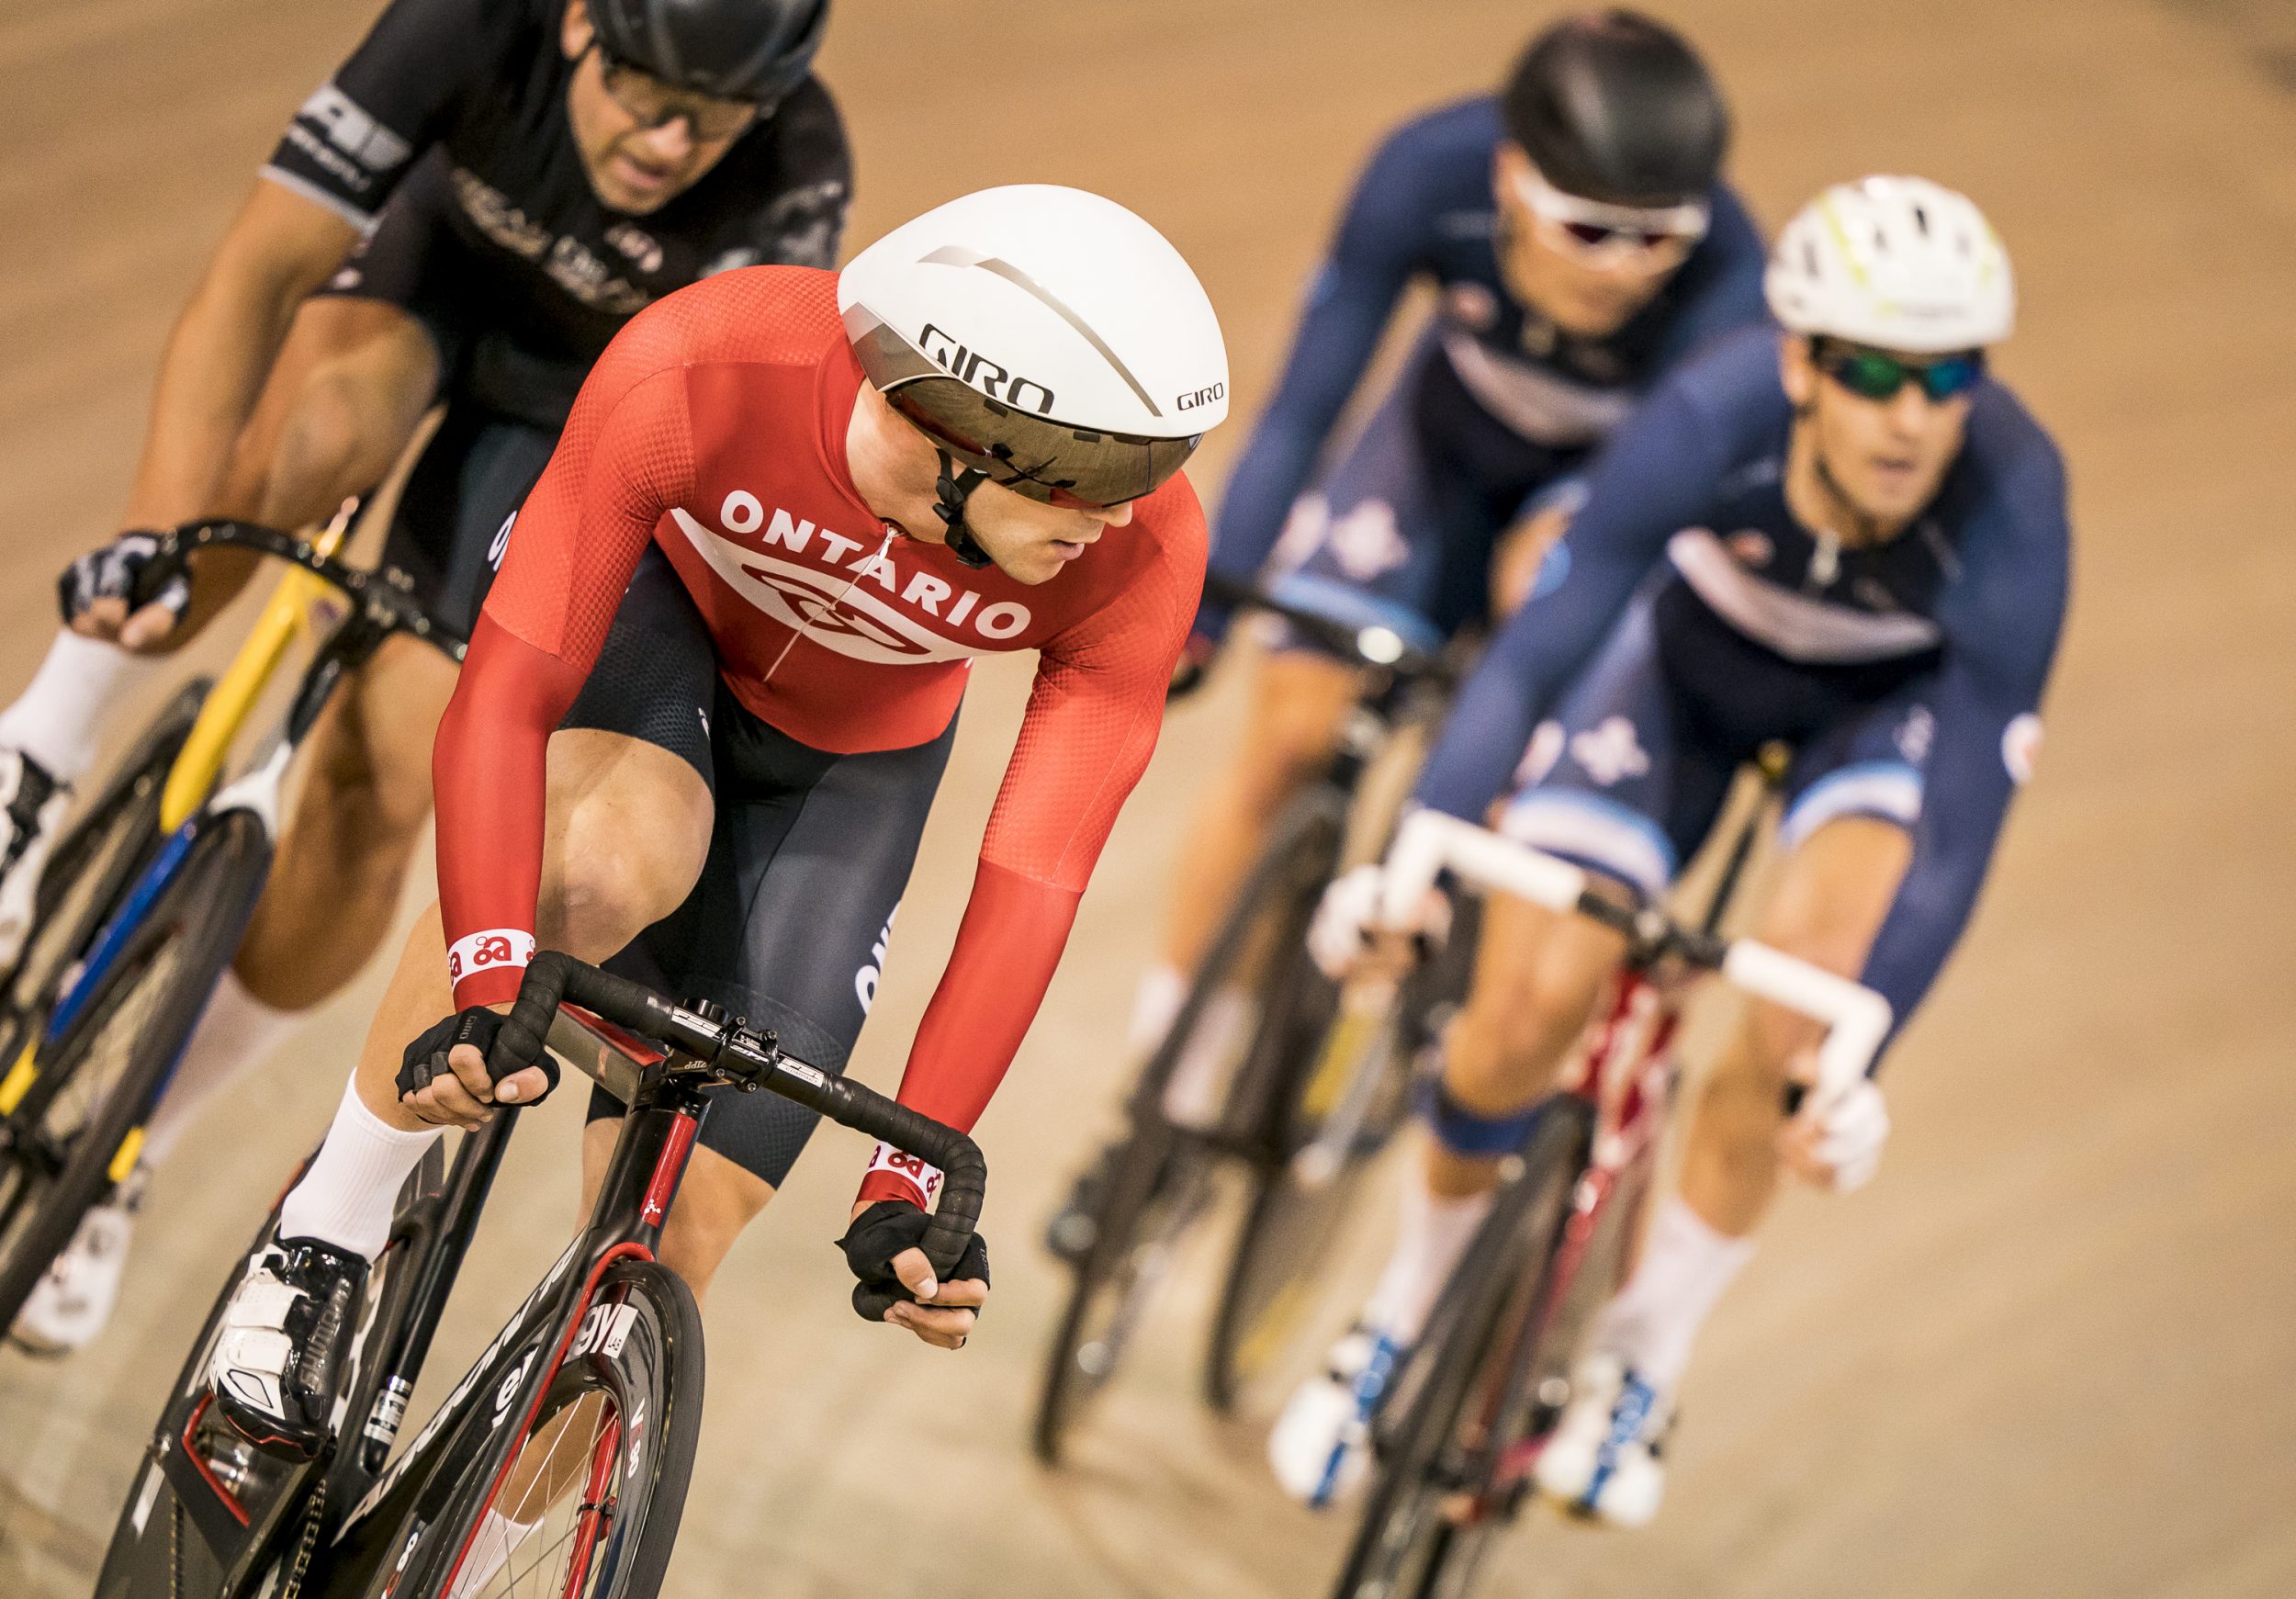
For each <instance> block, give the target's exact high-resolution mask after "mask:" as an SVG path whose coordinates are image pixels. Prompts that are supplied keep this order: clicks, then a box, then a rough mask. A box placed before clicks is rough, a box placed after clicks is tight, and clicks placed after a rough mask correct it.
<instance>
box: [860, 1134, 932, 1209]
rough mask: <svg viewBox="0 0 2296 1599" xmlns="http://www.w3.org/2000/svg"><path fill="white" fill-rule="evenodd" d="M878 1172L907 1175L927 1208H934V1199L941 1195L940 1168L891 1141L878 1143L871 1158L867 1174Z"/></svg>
mask: <svg viewBox="0 0 2296 1599" xmlns="http://www.w3.org/2000/svg"><path fill="white" fill-rule="evenodd" d="M877 1172H892V1173H893V1174H894V1175H895V1176H896V1177H906V1178H907V1179H908V1180H909V1181H910V1182H911V1183H912V1184H914V1185H916V1188H917V1192H918V1193H920V1194H922V1195H923V1196H924V1197H925V1198H924V1201H923V1202H924V1205H925V1208H926V1209H927V1210H930V1209H932V1204H933V1200H934V1199H937V1198H939V1197H940V1184H941V1170H940V1167H939V1166H937V1165H926V1164H925V1163H924V1162H923V1161H922V1160H919V1159H918V1158H917V1156H916V1155H913V1154H905V1153H904V1152H902V1151H900V1150H897V1149H895V1148H894V1147H893V1146H892V1145H891V1144H889V1143H880V1144H878V1145H877V1153H876V1154H873V1155H872V1156H871V1157H870V1159H869V1173H868V1174H866V1175H874V1174H875V1173H877Z"/></svg>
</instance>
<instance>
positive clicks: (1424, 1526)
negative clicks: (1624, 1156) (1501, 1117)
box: [1332, 1098, 1593, 1599]
mask: <svg viewBox="0 0 2296 1599" xmlns="http://www.w3.org/2000/svg"><path fill="white" fill-rule="evenodd" d="M1592 1138H1593V1109H1592V1108H1591V1107H1590V1106H1588V1105H1587V1104H1586V1103H1585V1102H1584V1101H1583V1100H1581V1099H1577V1098H1555V1099H1552V1100H1550V1101H1549V1102H1548V1105H1547V1106H1546V1108H1545V1109H1544V1110H1543V1111H1542V1113H1541V1115H1540V1117H1539V1119H1538V1122H1537V1125H1536V1128H1535V1129H1534V1131H1533V1132H1532V1134H1531V1138H1530V1142H1529V1143H1528V1145H1527V1146H1526V1147H1525V1152H1524V1154H1523V1157H1522V1160H1523V1165H1522V1169H1521V1171H1520V1172H1519V1173H1518V1174H1517V1175H1516V1176H1514V1177H1512V1178H1511V1179H1509V1180H1508V1181H1507V1182H1506V1183H1505V1184H1504V1185H1503V1187H1502V1188H1500V1190H1499V1193H1498V1195H1497V1196H1496V1198H1495V1199H1494V1200H1493V1202H1492V1205H1491V1213H1490V1214H1489V1215H1488V1216H1486V1217H1485V1218H1484V1219H1483V1222H1482V1225H1481V1226H1480V1228H1478V1229H1477V1231H1476V1234H1475V1237H1474V1239H1473V1240H1472V1241H1471V1242H1470V1243H1469V1245H1468V1247H1467V1250H1466V1252H1465V1253H1464V1254H1463V1255H1462V1256H1460V1259H1459V1264H1458V1267H1457V1268H1455V1269H1454V1270H1453V1272H1452V1274H1451V1278H1450V1281H1449V1282H1448V1283H1447V1284H1446V1286H1445V1288H1444V1290H1443V1293H1442V1295H1441V1297H1440V1298H1439V1299H1438V1300H1437V1301H1436V1303H1435V1312H1434V1313H1433V1314H1432V1315H1431V1316H1430V1317H1429V1319H1428V1323H1427V1329H1426V1332H1425V1333H1424V1334H1423V1335H1422V1336H1421V1338H1420V1341H1419V1343H1418V1345H1417V1346H1415V1347H1414V1349H1413V1350H1412V1354H1411V1355H1410V1356H1409V1357H1407V1358H1406V1359H1405V1360H1404V1362H1403V1365H1402V1368H1401V1369H1400V1370H1399V1371H1398V1372H1397V1373H1396V1376H1395V1386H1394V1388H1393V1389H1392V1390H1391V1391H1390V1400H1389V1403H1388V1405H1387V1407H1386V1410H1385V1412H1384V1413H1383V1417H1382V1420H1381V1422H1380V1423H1379V1424H1377V1425H1375V1428H1374V1435H1373V1436H1374V1444H1375V1447H1376V1448H1377V1451H1378V1456H1379V1460H1378V1470H1377V1472H1376V1474H1375V1477H1374V1481H1373V1482H1372V1485H1371V1490H1370V1492H1369V1494H1368V1495H1367V1498H1366V1501H1365V1504H1364V1512H1363V1517H1362V1520H1361V1521H1360V1523H1359V1524H1358V1525H1357V1526H1356V1536H1355V1538H1354V1539H1353V1541H1352V1542H1351V1544H1350V1546H1349V1548H1348V1551H1347V1559H1346V1561H1345V1564H1344V1565H1343V1566H1342V1568H1341V1571H1340V1577H1339V1581H1338V1582H1337V1584H1336V1585H1335V1586H1334V1588H1333V1591H1332V1592H1333V1594H1334V1599H1435V1595H1436V1594H1438V1593H1443V1592H1444V1590H1443V1589H1441V1588H1438V1586H1437V1584H1438V1583H1439V1582H1441V1581H1442V1579H1443V1576H1444V1570H1445V1566H1446V1563H1447V1562H1448V1561H1449V1560H1451V1559H1452V1558H1453V1557H1454V1556H1455V1555H1456V1554H1458V1552H1459V1548H1460V1545H1459V1540H1458V1538H1457V1537H1455V1533H1456V1530H1457V1529H1456V1528H1455V1526H1453V1525H1452V1523H1451V1522H1450V1521H1449V1520H1448V1519H1447V1518H1446V1516H1445V1515H1444V1514H1443V1504H1444V1502H1445V1501H1446V1500H1448V1499H1451V1498H1453V1497H1455V1496H1457V1495H1458V1494H1460V1493H1462V1492H1467V1493H1474V1492H1479V1487H1480V1485H1479V1484H1476V1483H1472V1482H1467V1481H1455V1480H1453V1478H1454V1477H1455V1475H1456V1469H1457V1466H1458V1462H1457V1461H1456V1460H1452V1459H1448V1458H1446V1456H1449V1455H1453V1454H1456V1453H1458V1452H1461V1450H1462V1447H1463V1445H1462V1440H1461V1439H1460V1437H1459V1433H1460V1428H1461V1422H1462V1418H1463V1417H1464V1416H1465V1414H1466V1412H1467V1410H1468V1407H1469V1402H1471V1401H1472V1400H1473V1398H1474V1397H1475V1395H1476V1394H1477V1392H1478V1391H1480V1389H1481V1388H1482V1387H1483V1386H1484V1385H1485V1384H1486V1383H1487V1382H1488V1381H1489V1380H1491V1379H1493V1378H1500V1379H1503V1375H1504V1372H1503V1367H1504V1365H1505V1362H1506V1360H1507V1358H1508V1357H1509V1356H1510V1354H1511V1353H1512V1351H1513V1348H1514V1346H1513V1344H1512V1343H1511V1342H1510V1341H1509V1340H1507V1339H1506V1338H1505V1337H1504V1336H1503V1334H1504V1333H1505V1331H1506V1330H1507V1328H1508V1327H1509V1326H1510V1325H1511V1324H1512V1318H1513V1317H1516V1316H1526V1315H1527V1314H1528V1312H1529V1308H1530V1306H1532V1305H1534V1304H1536V1298H1537V1295H1538V1293H1539V1291H1540V1289H1542V1287H1543V1285H1544V1283H1545V1281H1546V1278H1547V1275H1548V1267H1549V1263H1550V1262H1551V1260H1552V1258H1553V1252H1554V1246H1555V1244H1556V1242H1557V1240H1558V1238H1559V1235H1560V1231H1561V1226H1562V1223H1563V1221H1564V1219H1565V1218H1566V1217H1567V1216H1568V1214H1569V1212H1570V1193H1571V1189H1572V1188H1573V1187H1574V1186H1575V1185H1576V1183H1577V1181H1578V1177H1579V1174H1580V1172H1581V1170H1582V1169H1583V1167H1584V1165H1585V1159H1586V1153H1587V1150H1588V1147H1589V1141H1590V1140H1591V1139H1592ZM1494 1365H1495V1366H1496V1367H1498V1368H1501V1369H1496V1370H1494ZM1390 1417H1391V1418H1394V1419H1393V1420H1391V1421H1390V1420H1389V1419H1388V1418H1390ZM1468 1452H1469V1453H1470V1454H1471V1453H1472V1451H1471V1450H1470V1451H1468Z"/></svg>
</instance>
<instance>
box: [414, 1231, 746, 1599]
mask: <svg viewBox="0 0 2296 1599" xmlns="http://www.w3.org/2000/svg"><path fill="white" fill-rule="evenodd" d="M701 1426H702V1315H701V1312H700V1311H699V1310H697V1309H696V1308H695V1307H694V1303H693V1294H692V1290H690V1289H688V1288H687V1287H686V1285H685V1283H684V1281H683V1280H682V1279H681V1278H679V1277H678V1276H677V1275H676V1274H675V1273H673V1272H671V1271H670V1270H669V1269H668V1268H667V1267H661V1266H658V1265H656V1264H655V1263H654V1262H652V1261H650V1260H622V1261H617V1262H615V1263H614V1264H613V1265H612V1266H610V1267H607V1268H606V1270H605V1273H604V1275H603V1276H602V1278H600V1280H599V1283H598V1289H597V1292H596V1293H595V1294H594V1295H593V1296H592V1297H591V1301H590V1308H589V1310H588V1311H587V1312H585V1313H584V1315H583V1318H582V1322H581V1324H580V1327H579V1328H578V1329H576V1331H575V1333H574V1335H573V1342H572V1344H571V1346H570V1348H569V1352H568V1355H567V1357H566V1358H565V1360H564V1361H563V1362H562V1363H561V1364H560V1366H559V1367H558V1369H557V1372H556V1373H554V1374H553V1375H552V1377H551V1379H550V1382H549V1385H548V1386H547V1387H546V1389H545V1390H544V1391H543V1396H542V1403H541V1405H540V1406H539V1408H537V1409H536V1410H535V1414H534V1419H533V1422H532V1424H530V1425H529V1426H528V1428H527V1429H526V1433H525V1436H524V1437H523V1438H522V1439H520V1440H519V1443H518V1446H517V1447H516V1449H515V1450H514V1451H513V1452H512V1456H511V1458H510V1459H509V1460H508V1461H507V1462H501V1463H498V1462H497V1461H496V1460H495V1458H494V1455H493V1452H492V1451H491V1450H488V1449H478V1450H475V1451H469V1452H464V1451H458V1450H450V1451H448V1452H447V1453H446V1454H445V1456H443V1457H442V1458H441V1461H440V1465H439V1469H438V1474H437V1475H436V1476H434V1477H433V1479H432V1481H430V1482H428V1483H425V1484H424V1485H423V1486H422V1488H421V1490H420V1491H419V1492H417V1494H416V1496H415V1507H416V1508H415V1517H416V1519H415V1521H414V1523H413V1525H414V1526H415V1527H416V1528H417V1529H419V1532H420V1547H421V1548H422V1550H423V1551H425V1560H426V1565H425V1569H424V1570H423V1571H422V1573H421V1575H420V1577H419V1578H416V1579H415V1580H413V1581H411V1582H408V1583H407V1584H406V1586H404V1587H403V1588H400V1589H398V1590H397V1591H398V1592H400V1593H452V1594H454V1595H455V1596H456V1599H542V1596H544V1595H548V1596H549V1599H654V1596H655V1594H657V1593H658V1592H659V1591H660V1588H661V1582H662V1575H663V1573H664V1572H665V1571H667V1570H668V1569H669V1566H670V1547H671V1545H672V1544H673V1543H675V1542H676V1540H677V1537H678V1521H679V1517H680V1515H681V1514H682V1512H683V1511H684V1508H685V1497H686V1485H687V1481H688V1480H689V1479H690V1477H691V1476H692V1470H693V1447H694V1443H695V1440H696V1439H697V1438H698V1437H699V1436H700V1434H701ZM427 1506H437V1507H438V1508H439V1510H440V1512H441V1513H442V1514H441V1515H439V1519H438V1520H436V1521H435V1522H427V1525H426V1521H427V1518H426V1517H425V1515H424V1510H425V1507H427ZM377 1581H378V1582H384V1583H388V1582H393V1581H394V1574H393V1573H392V1572H391V1571H384V1572H383V1573H381V1574H380V1576H379V1577H378V1579H377Z"/></svg>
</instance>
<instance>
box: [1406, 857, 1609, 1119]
mask: <svg viewBox="0 0 2296 1599" xmlns="http://www.w3.org/2000/svg"><path fill="white" fill-rule="evenodd" d="M1618 954H1619V941H1618V939H1617V936H1616V935H1615V934H1614V933H1611V932H1609V931H1607V930H1606V929H1601V928H1598V927H1596V926H1594V925H1593V923H1591V922H1585V921H1581V920H1579V919H1577V918H1568V917H1557V916H1554V915H1552V914H1551V913H1549V912H1547V911H1542V910H1539V909H1537V908H1536V906H1527V905H1524V904H1522V903H1521V902H1519V901H1512V900H1499V901H1494V902H1493V903H1492V905H1491V908H1490V913H1489V915H1488V916H1487V917H1486V918H1485V925H1484V929H1483V937H1482V943H1481V949H1480V956H1479V959H1478V962H1477V965H1476V972H1475V980H1474V983H1473V985H1472V986H1471V987H1470V988H1469V992H1468V997H1467V1004H1466V1006H1465V1007H1464V1008H1462V1010H1461V1011H1460V1013H1459V1018H1458V1021H1457V1022H1455V1023H1454V1024H1453V1026H1452V1030H1451V1035H1450V1039H1449V1063H1448V1067H1447V1070H1446V1081H1447V1082H1448V1083H1449V1085H1450V1087H1451V1089H1452V1091H1453V1092H1454V1093H1455V1094H1457V1095H1458V1096H1459V1097H1460V1098H1462V1099H1463V1100H1464V1101H1465V1102H1466V1103H1468V1104H1469V1105H1470V1106H1472V1107H1473V1108H1475V1109H1479V1110H1485V1111H1496V1110H1504V1109H1513V1108H1514V1107H1516V1106H1519V1105H1521V1104H1524V1103H1526V1102H1527V1101H1528V1100H1530V1099H1532V1098H1536V1096H1538V1095H1539V1094H1541V1093H1543V1092H1545V1091H1546V1089H1547V1087H1548V1078H1549V1076H1550V1075H1552V1071H1553V1068H1554V1066H1555V1064H1557V1063H1558V1062H1559V1061H1560V1060H1561V1058H1562V1056H1563V1055H1564V1053H1566V1052H1567V1051H1568V1050H1569V1049H1570V1046H1571V1044H1572V1043H1573V1042H1576V1040H1577V1039H1578V1036H1579V1033H1580V1031H1581V1030H1582V1029H1583V1028H1584V1027H1585V1026H1586V1021H1587V1018H1588V1016H1589V1015H1590V1014H1592V1012H1593V1008H1594V1003H1595V1001H1596V999H1597V998H1599V997H1600V996H1601V994H1602V989H1603V985H1604V982H1605V981H1607V980H1608V978H1609V976H1610V974H1611V973H1612V972H1613V971H1614V970H1615V967H1616V965H1617V961H1618Z"/></svg>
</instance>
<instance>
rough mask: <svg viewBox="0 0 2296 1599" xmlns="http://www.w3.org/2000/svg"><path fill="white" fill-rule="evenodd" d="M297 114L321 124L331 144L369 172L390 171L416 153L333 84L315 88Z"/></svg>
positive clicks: (412, 147) (409, 145)
mask: <svg viewBox="0 0 2296 1599" xmlns="http://www.w3.org/2000/svg"><path fill="white" fill-rule="evenodd" d="M298 115H299V116H302V117H306V118H310V120H311V121H313V122H316V123H318V124H319V126H320V127H321V129H324V130H325V132H326V135H327V142H328V143H330V144H332V145H333V146H334V147H335V148H336V149H337V150H340V151H342V152H343V154H345V155H347V156H349V157H351V158H352V159H353V160H354V161H355V162H357V163H359V164H360V165H361V166H363V167H365V168H366V170H367V171H368V172H374V173H381V172H388V171H389V170H390V169H391V168H392V167H394V166H397V165H398V164H399V163H400V162H402V161H404V160H406V159H407V157H408V156H410V155H411V154H412V153H413V152H414V146H412V145H411V144H409V143H408V142H407V141H405V140H403V139H401V138H400V137H399V135H397V134H396V133H393V132H392V131H391V130H390V129H388V128H386V127H384V126H383V125H382V124H381V123H380V122H377V121H376V120H375V118H374V117H373V116H372V115H371V114H370V113H369V112H368V111H367V110H366V107H363V106H361V105H360V104H359V103H358V102H357V101H355V100H354V99H353V98H351V96H348V95H346V94H344V93H343V91H342V90H341V89H338V88H336V87H335V86H334V84H332V83H325V84H320V85H319V87H317V88H316V89H313V90H312V91H311V97H310V99H308V100H306V101H304V102H303V108H302V110H301V111H300V112H298Z"/></svg>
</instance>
